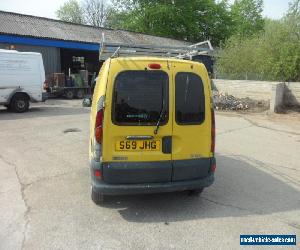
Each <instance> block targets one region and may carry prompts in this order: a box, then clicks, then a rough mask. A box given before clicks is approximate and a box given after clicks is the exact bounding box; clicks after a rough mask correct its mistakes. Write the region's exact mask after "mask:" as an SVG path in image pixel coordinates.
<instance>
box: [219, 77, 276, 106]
mask: <svg viewBox="0 0 300 250" xmlns="http://www.w3.org/2000/svg"><path fill="white" fill-rule="evenodd" d="M213 81H214V83H215V85H216V87H217V89H218V90H219V92H223V93H228V94H230V95H233V96H235V97H238V98H245V97H249V98H251V99H253V100H258V101H259V100H265V101H267V100H271V90H272V86H274V85H276V84H278V82H262V81H248V80H221V79H215V80H213Z"/></svg>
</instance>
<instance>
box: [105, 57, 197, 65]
mask: <svg viewBox="0 0 300 250" xmlns="http://www.w3.org/2000/svg"><path fill="white" fill-rule="evenodd" d="M111 60H112V61H120V62H122V61H154V62H157V61H160V62H166V61H168V62H175V63H186V64H199V63H200V64H202V63H201V62H197V61H191V60H184V59H177V58H172V57H153V56H151V57H150V56H135V57H117V58H111Z"/></svg>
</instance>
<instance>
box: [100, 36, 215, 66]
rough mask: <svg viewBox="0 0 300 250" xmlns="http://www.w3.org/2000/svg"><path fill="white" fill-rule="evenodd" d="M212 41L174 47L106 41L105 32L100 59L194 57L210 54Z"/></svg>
mask: <svg viewBox="0 0 300 250" xmlns="http://www.w3.org/2000/svg"><path fill="white" fill-rule="evenodd" d="M213 50H214V49H213V47H212V45H211V43H210V41H204V42H199V43H196V44H192V45H187V46H180V47H173V46H156V45H141V44H121V43H106V42H105V37H104V33H102V41H101V43H100V51H99V60H100V61H102V60H106V59H107V58H116V57H120V56H122V57H123V56H125V57H126V56H158V57H170V58H178V59H192V57H194V56H197V55H210V54H211V53H212V52H213Z"/></svg>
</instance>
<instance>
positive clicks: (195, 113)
mask: <svg viewBox="0 0 300 250" xmlns="http://www.w3.org/2000/svg"><path fill="white" fill-rule="evenodd" d="M175 85H176V86H175V88H176V90H175V102H176V104H175V109H176V111H175V115H176V122H177V124H181V125H189V124H191V125H192V124H200V123H202V122H203V121H204V117H205V97H204V89H203V82H202V80H201V78H200V77H199V76H198V75H196V74H194V73H185V72H181V73H177V75H176V77H175Z"/></svg>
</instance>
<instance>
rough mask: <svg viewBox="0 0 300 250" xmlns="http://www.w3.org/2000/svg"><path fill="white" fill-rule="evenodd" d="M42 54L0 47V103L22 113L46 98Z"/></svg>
mask: <svg viewBox="0 0 300 250" xmlns="http://www.w3.org/2000/svg"><path fill="white" fill-rule="evenodd" d="M44 83H45V70H44V64H43V59H42V55H41V54H40V53H34V52H18V51H15V50H2V49H0V105H4V106H5V107H7V108H8V109H9V110H12V111H14V112H18V113H22V112H25V111H27V110H28V109H29V102H42V101H45V100H46V98H47V93H46V91H45V90H44V86H43V85H44Z"/></svg>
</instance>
